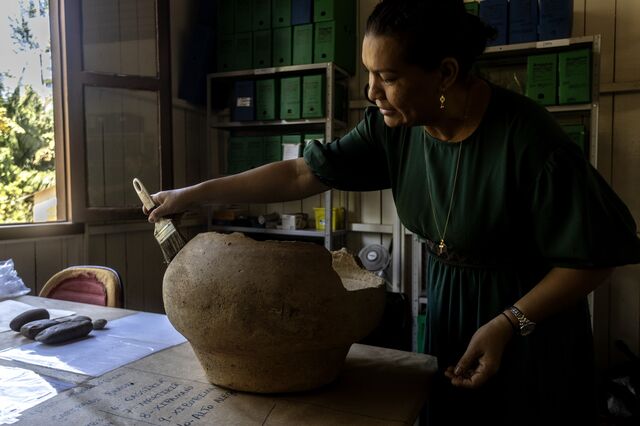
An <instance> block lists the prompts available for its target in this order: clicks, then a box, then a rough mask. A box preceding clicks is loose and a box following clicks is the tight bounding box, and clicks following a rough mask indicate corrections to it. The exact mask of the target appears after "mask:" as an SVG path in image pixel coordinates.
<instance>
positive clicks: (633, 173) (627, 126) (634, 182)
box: [611, 93, 640, 309]
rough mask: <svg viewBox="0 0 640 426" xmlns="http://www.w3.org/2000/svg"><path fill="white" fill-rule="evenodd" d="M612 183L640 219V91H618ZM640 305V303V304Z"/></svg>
mask: <svg viewBox="0 0 640 426" xmlns="http://www.w3.org/2000/svg"><path fill="white" fill-rule="evenodd" d="M613 111H614V129H613V167H612V179H611V182H612V186H613V189H614V190H615V191H616V192H617V193H618V195H620V197H621V198H622V199H623V200H624V201H625V203H627V206H628V207H629V209H630V210H631V213H632V214H633V216H634V218H635V220H636V222H637V223H640V195H639V194H640V193H639V192H638V184H639V183H640V167H639V165H640V122H639V121H638V117H639V116H640V93H635V94H620V95H616V97H615V100H614V104H613ZM639 309H640V307H639Z"/></svg>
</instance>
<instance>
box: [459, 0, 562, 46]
mask: <svg viewBox="0 0 640 426" xmlns="http://www.w3.org/2000/svg"><path fill="white" fill-rule="evenodd" d="M465 7H466V9H467V12H469V13H471V14H474V15H478V16H480V18H481V19H482V20H483V21H484V22H486V23H487V24H489V25H491V26H492V27H494V28H495V29H496V30H497V32H498V34H497V37H496V38H495V39H494V40H491V41H490V42H489V45H490V46H496V45H503V44H511V43H526V42H530V41H536V40H553V39H558V38H568V37H571V25H572V21H573V0H482V1H479V2H478V1H471V2H465Z"/></svg>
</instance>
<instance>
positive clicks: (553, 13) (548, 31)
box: [538, 0, 573, 40]
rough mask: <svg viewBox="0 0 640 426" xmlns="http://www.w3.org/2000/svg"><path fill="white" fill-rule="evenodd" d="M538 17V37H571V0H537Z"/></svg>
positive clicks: (542, 38)
mask: <svg viewBox="0 0 640 426" xmlns="http://www.w3.org/2000/svg"><path fill="white" fill-rule="evenodd" d="M538 4H539V6H540V18H539V22H538V39H539V40H554V39H558V38H569V37H571V29H572V24H573V0H538Z"/></svg>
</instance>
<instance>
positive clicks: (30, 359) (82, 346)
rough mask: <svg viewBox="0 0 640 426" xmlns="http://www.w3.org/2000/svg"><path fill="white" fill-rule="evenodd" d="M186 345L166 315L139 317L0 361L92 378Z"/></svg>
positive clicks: (15, 351)
mask: <svg viewBox="0 0 640 426" xmlns="http://www.w3.org/2000/svg"><path fill="white" fill-rule="evenodd" d="M185 341H186V339H185V338H184V337H183V336H182V335H181V334H180V333H178V332H177V331H176V330H175V329H174V328H173V326H172V325H171V323H170V322H169V320H168V319H167V317H166V315H160V314H151V313H138V314H134V315H129V316H127V317H124V318H120V319H117V320H114V321H110V322H109V323H108V324H107V327H106V328H105V329H104V330H94V331H92V332H91V334H90V335H89V336H87V337H86V338H83V339H79V340H76V341H72V342H69V343H66V344H59V345H45V344H42V343H39V342H35V343H30V344H27V345H23V346H20V347H17V348H10V349H6V350H4V351H0V358H3V359H7V360H12V361H19V362H23V363H26V364H34V365H40V366H44V367H49V368H54V369H56V370H62V371H69V372H72V373H78V374H84V375H88V376H94V377H95V376H100V375H101V374H104V373H106V372H108V371H111V370H113V369H115V368H118V367H121V366H123V365H125V364H128V363H130V362H132V361H135V360H137V359H140V358H143V357H145V356H147V355H150V354H152V353H154V352H157V351H160V350H162V349H165V348H168V347H171V346H174V345H177V344H180V343H183V342H185Z"/></svg>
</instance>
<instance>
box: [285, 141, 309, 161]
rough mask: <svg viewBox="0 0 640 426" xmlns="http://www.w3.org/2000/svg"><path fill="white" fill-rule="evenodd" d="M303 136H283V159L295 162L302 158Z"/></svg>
mask: <svg viewBox="0 0 640 426" xmlns="http://www.w3.org/2000/svg"><path fill="white" fill-rule="evenodd" d="M303 147H304V145H303V144H302V135H283V136H282V159H283V160H293V159H295V158H299V157H301V156H302V150H303Z"/></svg>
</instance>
